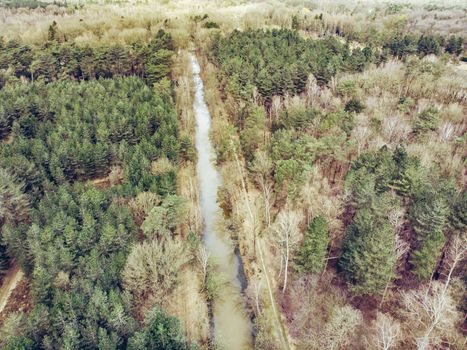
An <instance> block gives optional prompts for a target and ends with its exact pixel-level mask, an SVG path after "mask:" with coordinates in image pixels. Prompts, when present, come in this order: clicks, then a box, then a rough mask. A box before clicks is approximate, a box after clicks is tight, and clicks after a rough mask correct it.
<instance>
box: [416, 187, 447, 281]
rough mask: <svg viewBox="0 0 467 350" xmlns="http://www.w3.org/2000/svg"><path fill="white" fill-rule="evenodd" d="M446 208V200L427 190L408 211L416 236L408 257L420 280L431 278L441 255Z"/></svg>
mask: <svg viewBox="0 0 467 350" xmlns="http://www.w3.org/2000/svg"><path fill="white" fill-rule="evenodd" d="M447 215H448V206H447V204H446V200H445V199H444V198H443V197H442V196H441V195H440V194H438V193H436V192H435V191H431V190H427V191H426V192H425V193H423V194H421V195H420V196H419V197H418V198H415V200H414V204H413V205H412V208H411V210H410V219H411V222H412V226H413V229H414V231H415V234H416V246H415V249H414V251H413V252H412V255H411V257H410V262H411V263H412V265H413V266H414V269H413V273H414V275H415V276H417V277H418V278H419V279H420V280H427V279H429V278H430V277H431V275H432V273H433V269H434V268H435V265H436V262H437V260H438V258H439V256H440V254H441V250H442V248H443V246H444V243H445V240H446V238H445V237H444V234H443V230H444V228H445V226H446V219H447Z"/></svg>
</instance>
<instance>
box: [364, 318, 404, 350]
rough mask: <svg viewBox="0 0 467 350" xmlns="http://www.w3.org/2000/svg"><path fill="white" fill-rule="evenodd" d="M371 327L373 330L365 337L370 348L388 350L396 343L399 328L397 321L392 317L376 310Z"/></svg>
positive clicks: (399, 331) (398, 336) (399, 333)
mask: <svg viewBox="0 0 467 350" xmlns="http://www.w3.org/2000/svg"><path fill="white" fill-rule="evenodd" d="M372 328H373V332H372V334H371V335H370V338H369V339H367V341H368V343H369V345H370V347H371V349H382V350H389V349H391V348H393V347H395V346H396V345H397V343H398V341H399V338H400V336H401V328H400V324H399V322H397V321H396V320H394V319H393V318H392V317H390V316H387V315H385V314H383V313H382V312H378V314H377V316H376V320H375V321H373V325H372Z"/></svg>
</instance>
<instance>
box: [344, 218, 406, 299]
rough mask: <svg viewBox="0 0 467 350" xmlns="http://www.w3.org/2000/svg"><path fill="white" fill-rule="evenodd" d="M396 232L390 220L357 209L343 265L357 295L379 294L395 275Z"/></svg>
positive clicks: (348, 230)
mask: <svg viewBox="0 0 467 350" xmlns="http://www.w3.org/2000/svg"><path fill="white" fill-rule="evenodd" d="M396 260H397V256H396V251H395V245H394V231H393V229H392V227H391V225H390V224H389V221H388V220H387V219H386V218H385V217H384V216H383V215H381V214H379V213H377V212H374V211H372V210H370V209H360V210H358V211H357V214H356V215H355V217H354V219H353V220H352V223H351V224H350V225H349V226H348V227H347V232H346V238H345V241H344V246H343V253H342V257H341V258H340V260H339V267H340V269H341V270H342V272H343V274H344V277H345V278H346V280H347V282H348V283H349V284H350V289H351V290H352V291H353V292H355V293H357V294H379V293H381V292H383V290H384V289H385V287H386V285H387V284H388V283H390V282H391V281H392V280H393V279H394V278H395V266H396Z"/></svg>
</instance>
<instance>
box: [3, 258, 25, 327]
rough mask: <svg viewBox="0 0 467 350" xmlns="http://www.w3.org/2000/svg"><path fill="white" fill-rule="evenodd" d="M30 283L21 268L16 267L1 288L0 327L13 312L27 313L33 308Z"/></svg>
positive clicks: (9, 273)
mask: <svg viewBox="0 0 467 350" xmlns="http://www.w3.org/2000/svg"><path fill="white" fill-rule="evenodd" d="M30 300H31V299H30V297H29V281H28V280H27V279H26V278H24V273H23V271H21V269H20V268H19V266H17V265H14V266H13V267H12V268H11V269H10V270H9V271H8V272H7V274H6V275H5V276H4V278H3V283H2V285H1V286H0V326H1V325H3V323H4V322H5V320H6V318H7V317H8V315H9V314H10V313H12V312H17V311H22V312H27V311H28V310H29V309H30V308H31V302H30Z"/></svg>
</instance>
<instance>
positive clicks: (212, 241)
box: [191, 55, 253, 350]
mask: <svg viewBox="0 0 467 350" xmlns="http://www.w3.org/2000/svg"><path fill="white" fill-rule="evenodd" d="M191 64H192V68H193V80H194V83H195V89H196V90H195V101H194V104H193V107H194V111H195V118H196V149H197V152H198V164H197V174H198V179H199V185H200V197H201V199H200V200H201V214H202V216H203V220H204V245H205V247H206V249H207V251H208V252H209V253H210V257H211V259H212V260H213V261H214V262H215V263H216V264H217V265H218V272H219V274H220V277H221V278H223V279H224V280H225V281H226V284H225V286H224V285H223V286H222V287H221V290H220V293H219V297H217V298H216V299H215V300H214V301H213V321H214V338H215V341H216V343H217V344H218V345H219V346H220V348H221V349H226V350H230V349H231V350H241V349H252V348H253V346H252V336H251V334H252V326H251V322H250V319H249V318H248V317H247V316H246V313H245V310H244V307H243V302H242V297H241V289H242V288H241V283H240V278H241V275H240V274H239V271H241V268H240V267H241V264H240V259H239V258H238V257H237V255H235V253H234V247H233V245H232V243H231V241H230V240H229V239H228V237H222V235H220V234H219V233H218V232H217V231H216V223H217V222H218V217H219V215H220V208H219V206H218V204H217V191H218V188H219V186H220V185H221V179H220V175H219V173H218V171H217V170H216V168H215V166H214V162H213V160H214V158H215V153H214V150H213V148H212V145H211V141H210V139H209V130H210V127H211V116H210V114H209V110H208V107H207V105H206V102H205V101H204V86H203V81H202V79H201V77H200V76H199V73H200V66H199V64H198V61H197V59H196V57H195V56H194V55H192V56H191Z"/></svg>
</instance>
